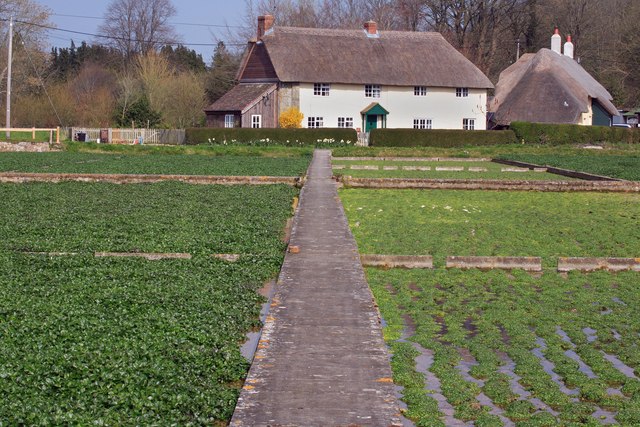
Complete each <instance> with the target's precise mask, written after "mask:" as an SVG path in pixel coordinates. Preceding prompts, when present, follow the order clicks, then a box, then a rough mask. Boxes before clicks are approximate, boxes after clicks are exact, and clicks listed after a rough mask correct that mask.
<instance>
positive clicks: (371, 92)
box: [364, 85, 382, 98]
mask: <svg viewBox="0 0 640 427" xmlns="http://www.w3.org/2000/svg"><path fill="white" fill-rule="evenodd" d="M381 91H382V89H381V87H380V85H364V96H365V97H367V98H380V92H381Z"/></svg>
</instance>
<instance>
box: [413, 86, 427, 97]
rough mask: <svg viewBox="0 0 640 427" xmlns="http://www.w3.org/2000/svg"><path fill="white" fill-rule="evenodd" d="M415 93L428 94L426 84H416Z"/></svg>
mask: <svg viewBox="0 0 640 427" xmlns="http://www.w3.org/2000/svg"><path fill="white" fill-rule="evenodd" d="M413 94H414V95H415V96H427V87H426V86H414V87H413Z"/></svg>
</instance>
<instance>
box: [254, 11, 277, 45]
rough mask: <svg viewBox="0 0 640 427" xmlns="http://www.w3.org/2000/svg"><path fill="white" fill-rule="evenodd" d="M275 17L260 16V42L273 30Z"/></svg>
mask: <svg viewBox="0 0 640 427" xmlns="http://www.w3.org/2000/svg"><path fill="white" fill-rule="evenodd" d="M274 20H275V18H274V17H273V15H264V16H258V40H260V39H261V38H262V36H264V35H265V34H266V33H267V32H268V31H269V30H270V29H271V28H273V21H274Z"/></svg>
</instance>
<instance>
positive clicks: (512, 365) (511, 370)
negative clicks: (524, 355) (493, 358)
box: [498, 354, 559, 417]
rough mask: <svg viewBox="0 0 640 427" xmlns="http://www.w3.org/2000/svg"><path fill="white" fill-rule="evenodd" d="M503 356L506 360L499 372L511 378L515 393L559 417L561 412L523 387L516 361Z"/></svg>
mask: <svg viewBox="0 0 640 427" xmlns="http://www.w3.org/2000/svg"><path fill="white" fill-rule="evenodd" d="M501 358H502V360H504V362H505V363H504V364H503V365H502V366H500V369H499V370H498V372H500V373H502V374H506V375H508V376H509V377H510V378H511V381H510V382H509V384H510V386H511V391H513V392H514V393H515V394H517V395H518V396H520V399H522V400H528V401H529V402H530V403H531V404H532V405H533V406H535V407H536V408H537V409H538V410H540V411H546V412H548V413H550V414H551V415H553V416H554V417H557V416H558V415H559V412H556V411H554V410H553V409H551V407H550V406H548V405H547V404H546V403H544V402H543V401H542V400H540V399H538V398H536V397H532V396H531V393H530V392H529V391H527V390H526V389H525V388H524V387H522V385H521V384H520V379H521V377H520V376H518V374H516V373H515V369H516V362H514V361H513V360H512V359H511V358H510V357H509V356H507V355H506V354H501Z"/></svg>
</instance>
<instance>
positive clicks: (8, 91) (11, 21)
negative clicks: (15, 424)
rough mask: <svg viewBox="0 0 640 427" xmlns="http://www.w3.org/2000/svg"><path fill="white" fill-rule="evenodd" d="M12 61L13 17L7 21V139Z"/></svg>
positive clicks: (9, 126)
mask: <svg viewBox="0 0 640 427" xmlns="http://www.w3.org/2000/svg"><path fill="white" fill-rule="evenodd" d="M12 59H13V16H11V20H10V21H9V57H8V62H9V63H8V64H7V123H6V126H7V139H9V138H11V132H10V131H9V129H10V128H11V62H12Z"/></svg>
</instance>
